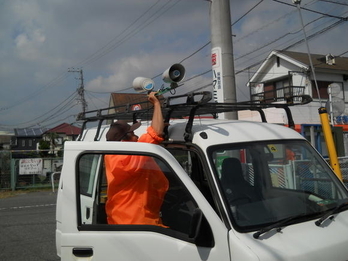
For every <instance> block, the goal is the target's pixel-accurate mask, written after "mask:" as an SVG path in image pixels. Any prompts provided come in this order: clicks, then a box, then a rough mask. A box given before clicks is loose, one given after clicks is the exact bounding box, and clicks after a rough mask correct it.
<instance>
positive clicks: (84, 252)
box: [72, 247, 93, 257]
mask: <svg viewBox="0 0 348 261" xmlns="http://www.w3.org/2000/svg"><path fill="white" fill-rule="evenodd" d="M72 252H73V255H74V256H76V257H91V256H93V249H92V248H88V247H86V248H73V251H72Z"/></svg>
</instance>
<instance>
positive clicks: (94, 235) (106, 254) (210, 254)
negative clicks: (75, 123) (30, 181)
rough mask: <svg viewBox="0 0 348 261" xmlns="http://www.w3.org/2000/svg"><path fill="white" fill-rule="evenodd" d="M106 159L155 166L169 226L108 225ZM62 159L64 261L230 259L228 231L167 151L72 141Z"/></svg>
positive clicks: (149, 146)
mask: <svg viewBox="0 0 348 261" xmlns="http://www.w3.org/2000/svg"><path fill="white" fill-rule="evenodd" d="M91 147H93V151H91V150H90V148H91ZM106 154H116V155H118V154H122V155H134V156H146V157H151V158H153V159H154V160H155V161H156V163H157V164H158V166H159V167H160V168H161V170H162V172H163V173H164V174H165V175H166V177H167V179H168V181H169V189H168V191H167V194H166V196H165V199H164V203H163V205H162V209H161V217H162V221H163V223H164V225H165V226H166V227H161V226H152V225H127V224H123V225H109V224H107V222H106V215H105V202H106V200H107V198H106V189H107V184H106V180H105V176H104V175H105V171H104V167H103V157H104V155H106ZM64 157H65V158H64V166H63V168H64V169H65V170H64V169H63V175H64V177H62V178H61V180H62V181H64V184H63V183H61V184H60V186H59V192H58V193H59V195H58V203H57V233H56V235H57V248H58V249H59V250H60V251H58V253H59V252H60V253H59V254H60V256H61V258H62V260H76V258H93V260H105V261H106V260H152V261H156V260H161V261H162V260H180V259H182V260H192V261H194V260H230V251H229V246H228V240H227V238H228V229H227V228H226V226H225V225H224V223H223V222H222V221H221V219H220V218H219V217H218V215H217V214H216V212H215V211H214V210H213V208H212V207H211V205H210V204H209V203H208V202H207V200H206V199H205V198H204V196H203V195H202V194H201V192H200V191H199V190H198V189H197V187H196V186H195V185H194V183H193V182H192V180H191V179H190V178H189V177H188V175H187V173H186V172H185V171H184V170H183V169H182V168H181V166H180V164H179V163H178V162H177V161H176V160H175V158H174V157H173V156H172V155H171V154H170V153H169V152H168V151H167V150H165V149H163V148H162V147H160V146H157V145H153V144H147V143H126V142H117V143H115V142H97V143H93V146H91V143H89V142H83V143H81V142H69V143H66V147H65V152H64ZM67 170H76V171H75V172H73V171H67ZM68 201H69V204H67V203H66V202H68Z"/></svg>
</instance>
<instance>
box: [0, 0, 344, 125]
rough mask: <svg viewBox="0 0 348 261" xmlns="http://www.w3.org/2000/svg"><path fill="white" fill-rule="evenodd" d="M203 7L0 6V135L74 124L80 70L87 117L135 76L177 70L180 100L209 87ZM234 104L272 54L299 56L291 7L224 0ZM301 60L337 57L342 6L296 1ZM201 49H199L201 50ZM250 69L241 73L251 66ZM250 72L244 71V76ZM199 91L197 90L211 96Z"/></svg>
mask: <svg viewBox="0 0 348 261" xmlns="http://www.w3.org/2000/svg"><path fill="white" fill-rule="evenodd" d="M210 4H211V3H210V1H206V0H98V1H93V0H50V1H44V0H0V99H1V101H0V129H3V130H11V129H13V128H23V127H38V126H44V127H54V126H56V125H58V124H60V123H63V122H67V123H74V122H75V117H76V115H77V113H79V112H80V111H81V103H79V99H78V95H77V88H78V87H79V84H80V80H79V76H80V75H79V73H77V72H74V71H78V70H80V69H82V70H83V78H84V86H85V97H86V101H87V103H88V109H89V110H94V109H97V108H105V107H107V106H108V101H109V96H110V92H120V91H122V92H133V90H132V87H131V86H132V81H133V79H134V78H135V77H138V76H143V77H148V78H154V81H155V83H156V88H160V87H161V85H162V84H163V82H162V81H161V77H160V76H159V75H161V73H162V72H163V71H164V70H165V69H166V68H168V67H169V66H170V65H172V64H174V63H178V62H182V64H183V65H184V66H185V68H186V76H185V79H186V81H185V82H184V85H183V86H182V87H181V88H182V89H181V90H182V91H191V90H194V89H200V88H202V87H203V86H207V85H209V84H210V83H211V82H212V73H211V71H210V70H211V60H210V54H211V46H210V44H208V43H209V41H210V14H209V10H210ZM230 5H231V19H232V24H233V26H232V33H233V35H234V37H233V50H234V65H235V72H236V85H237V95H238V96H237V97H238V101H245V100H248V99H249V97H248V93H249V90H248V88H247V87H246V83H247V81H248V79H249V78H250V77H251V76H252V75H253V73H254V72H255V71H256V70H257V68H258V65H259V64H260V62H262V61H263V60H264V59H265V58H266V57H267V55H268V54H269V53H270V52H271V51H272V50H274V49H277V50H282V49H287V48H289V47H290V46H291V48H290V49H287V50H291V51H300V52H306V46H305V44H304V43H298V42H300V41H301V40H302V39H303V31H302V30H301V29H302V26H301V20H300V16H299V12H298V10H297V8H296V7H295V6H294V5H293V4H292V1H291V0H263V1H262V0H243V1H241V0H231V1H230ZM301 7H302V8H303V9H302V11H301V13H302V16H303V19H304V23H305V25H306V27H305V30H306V34H307V36H310V37H311V40H310V41H309V46H310V51H311V53H319V54H320V53H321V54H327V53H332V54H333V55H337V56H338V55H342V54H343V55H344V56H348V55H347V53H346V52H347V51H348V34H347V32H348V30H347V29H348V22H347V21H344V20H343V19H341V18H344V17H347V16H348V3H347V1H346V0H302V3H301ZM204 46H205V47H204ZM253 65H255V66H254V67H250V66H253ZM249 67H250V68H249ZM211 88H212V87H207V88H206V89H211Z"/></svg>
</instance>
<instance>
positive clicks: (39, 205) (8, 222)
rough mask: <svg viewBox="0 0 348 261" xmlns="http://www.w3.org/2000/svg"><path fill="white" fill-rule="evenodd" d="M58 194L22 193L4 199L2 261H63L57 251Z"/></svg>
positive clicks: (0, 212)
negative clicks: (56, 218) (56, 214)
mask: <svg viewBox="0 0 348 261" xmlns="http://www.w3.org/2000/svg"><path fill="white" fill-rule="evenodd" d="M56 198H57V194H56V193H53V192H50V191H44V192H28V193H22V194H19V195H17V196H15V197H11V198H5V199H0V260H2V261H22V260H23V261H41V260H43V261H54V260H60V259H59V258H58V257H57V255H56V249H55V212H56Z"/></svg>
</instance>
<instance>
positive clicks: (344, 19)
mask: <svg viewBox="0 0 348 261" xmlns="http://www.w3.org/2000/svg"><path fill="white" fill-rule="evenodd" d="M272 1H274V2H277V3H280V4H284V5H289V6H293V7H296V6H295V5H292V4H289V3H285V2H282V1H279V0H272ZM300 8H301V9H303V10H306V11H309V12H312V13H316V14H321V15H325V16H328V17H333V18H337V19H340V20H343V21H348V19H347V17H340V16H335V15H330V14H327V13H322V12H319V11H315V10H312V9H308V8H305V7H300Z"/></svg>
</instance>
